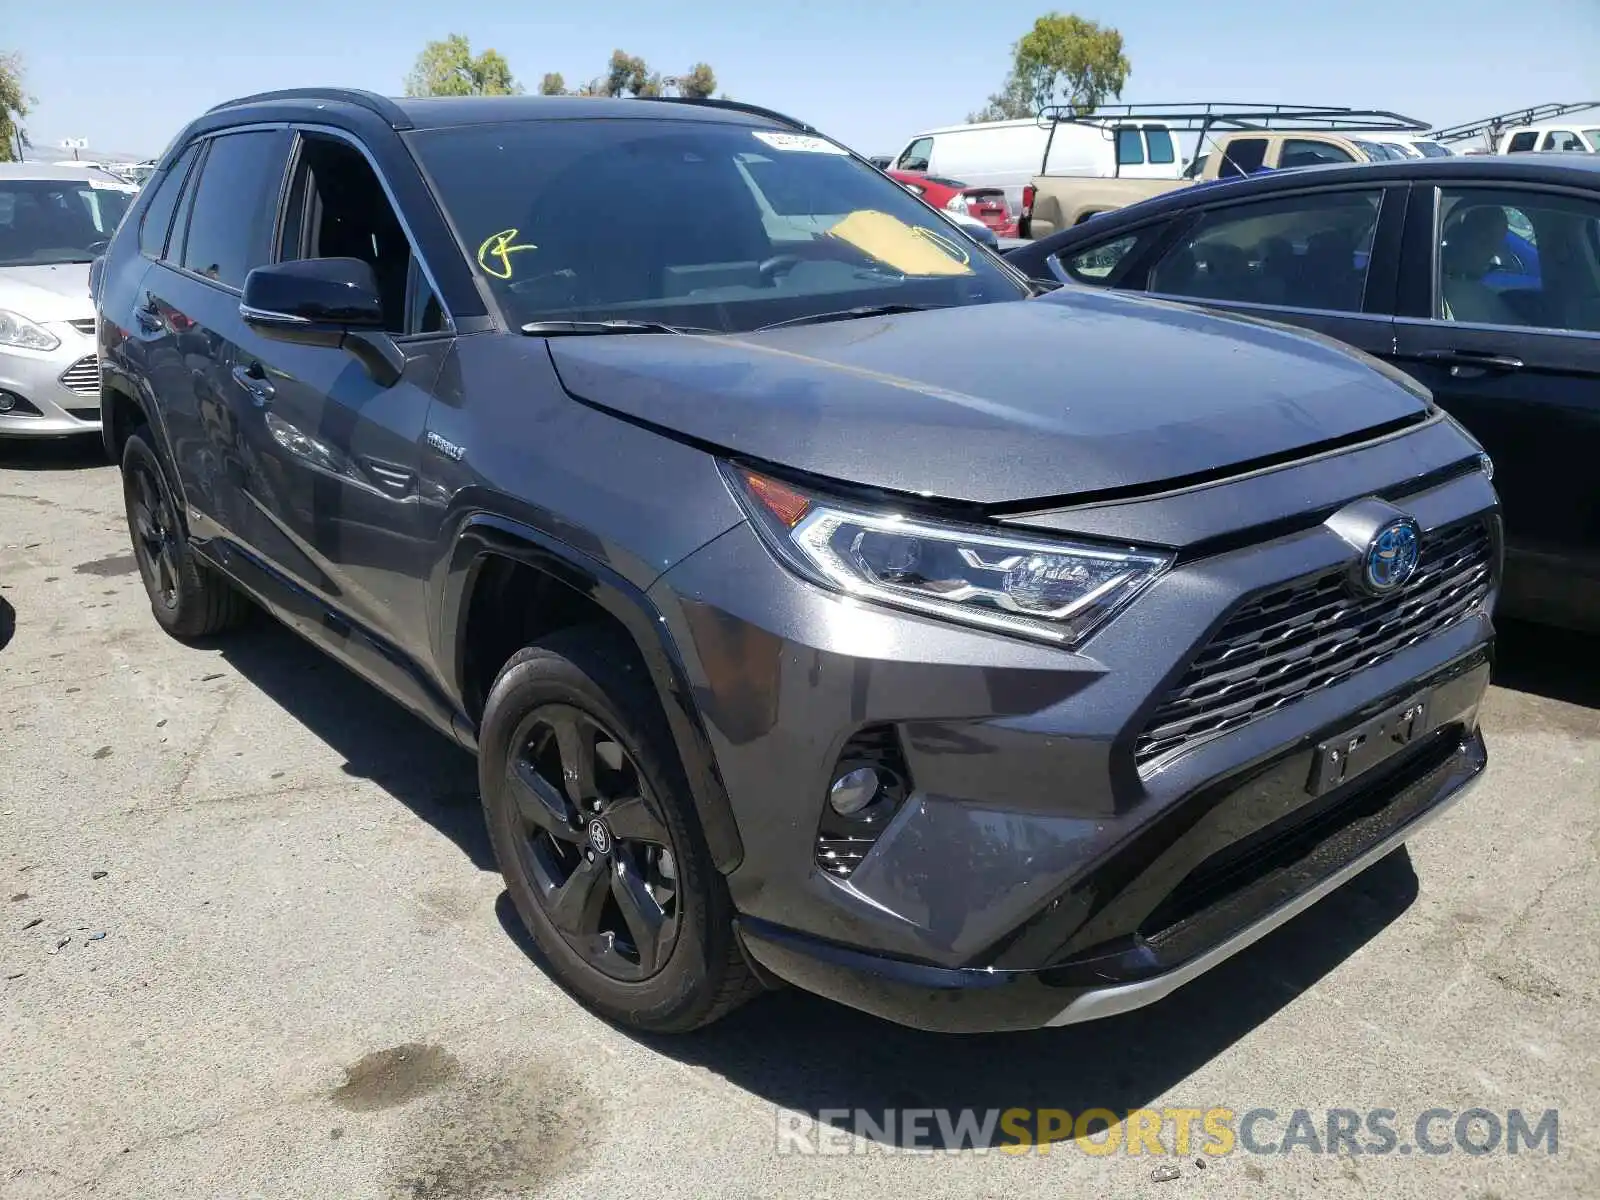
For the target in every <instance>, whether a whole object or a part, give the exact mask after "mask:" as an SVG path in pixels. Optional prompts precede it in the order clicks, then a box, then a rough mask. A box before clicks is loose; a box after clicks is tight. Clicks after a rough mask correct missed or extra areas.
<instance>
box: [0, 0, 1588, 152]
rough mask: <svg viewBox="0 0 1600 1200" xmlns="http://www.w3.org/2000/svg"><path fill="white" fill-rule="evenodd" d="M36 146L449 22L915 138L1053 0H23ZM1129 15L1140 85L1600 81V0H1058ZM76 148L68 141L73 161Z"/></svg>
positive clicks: (1554, 87)
mask: <svg viewBox="0 0 1600 1200" xmlns="http://www.w3.org/2000/svg"><path fill="white" fill-rule="evenodd" d="M0 7H4V8H5V9H6V10H7V11H6V14H5V18H4V20H3V21H0V53H4V52H7V51H16V52H20V53H21V55H22V57H23V62H24V66H25V70H26V79H25V83H26V87H27V90H28V92H29V94H30V95H32V96H33V97H34V99H35V101H36V104H35V107H34V111H33V112H32V113H31V114H30V116H29V117H28V118H27V119H26V121H25V123H24V125H25V128H26V129H27V131H28V134H29V136H30V138H31V140H32V141H33V143H34V144H35V146H37V147H40V148H44V147H52V146H56V145H57V144H58V143H59V142H60V141H61V140H62V139H64V138H87V139H88V140H89V150H88V151H86V152H84V157H92V156H93V155H94V153H95V152H96V151H99V152H100V153H107V154H109V153H120V154H126V155H132V156H137V157H143V156H148V155H154V154H157V153H159V152H160V151H161V150H162V149H163V148H164V147H165V146H166V144H167V142H168V141H169V140H170V139H171V138H172V137H173V135H174V134H176V133H177V132H178V130H179V129H180V128H182V126H183V124H184V123H185V122H186V121H188V120H189V119H190V118H192V117H194V116H196V115H198V114H199V113H200V112H202V111H204V110H205V109H206V108H208V107H210V106H211V105H213V104H216V103H218V102H219V101H222V100H227V99H231V98H233V97H236V96H241V95H246V94H249V93H251V92H257V91H266V90H269V89H271V88H278V87H296V86H305V85H315V84H325V85H339V86H346V87H361V88H369V89H371V90H373V91H377V92H381V93H384V94H387V95H399V94H400V93H401V91H402V90H403V84H404V79H405V76H406V73H407V71H408V70H409V69H410V68H411V65H412V63H413V62H414V61H415V59H416V56H417V53H418V51H420V50H421V48H422V46H423V45H424V44H425V43H426V42H428V41H429V40H431V39H436V38H442V37H444V36H446V35H447V34H450V33H461V34H464V35H466V36H467V37H468V38H469V39H470V40H471V42H472V46H473V49H474V50H475V51H477V50H482V49H486V48H489V47H493V48H494V49H497V50H499V51H500V52H501V53H502V54H503V55H505V57H506V58H507V60H508V61H509V63H510V65H511V69H512V71H513V72H514V73H515V75H516V76H517V78H518V79H519V81H521V82H522V84H523V85H524V86H525V87H526V88H527V89H528V90H529V91H535V90H537V88H538V85H539V80H540V78H541V77H542V76H543V74H544V73H545V72H546V71H559V72H561V73H562V74H563V75H564V76H565V77H566V81H567V85H568V86H569V87H572V86H576V85H577V84H579V83H581V82H583V81H585V80H588V79H590V78H593V77H594V76H596V75H599V74H601V73H602V72H603V71H604V68H605V64H606V60H607V59H608V58H609V57H610V54H611V51H612V50H614V49H617V48H619V47H620V48H622V49H625V50H627V51H628V52H629V53H630V54H636V55H639V56H641V57H643V58H644V59H645V60H646V61H647V62H648V63H649V64H650V66H651V67H652V68H653V69H656V70H659V71H662V72H663V73H667V74H671V73H674V72H684V71H687V70H688V69H689V67H690V66H691V65H693V64H694V63H695V62H699V61H705V62H708V63H710V64H711V66H712V68H713V69H714V70H715V71H716V75H717V83H718V87H719V90H722V91H726V92H727V93H728V94H729V95H730V96H732V97H733V98H734V99H737V100H744V101H748V102H750V103H754V104H762V105H765V106H767V107H769V108H775V109H778V110H779V111H781V112H785V113H788V114H790V115H791V116H794V117H797V118H799V119H801V120H804V121H808V122H810V123H811V124H813V125H816V126H817V127H819V128H820V129H822V130H824V131H825V132H827V133H829V134H830V135H832V136H833V137H835V138H837V139H839V140H840V141H842V142H844V143H846V144H847V145H849V146H851V147H852V148H854V149H855V150H857V151H859V152H861V153H863V154H880V153H881V154H888V153H893V152H897V151H899V150H900V149H901V148H902V147H903V146H904V145H905V143H906V142H907V140H908V139H909V138H910V136H911V135H912V134H914V133H916V132H918V131H920V130H923V129H930V128H936V127H938V126H940V125H948V124H955V123H958V122H960V121H963V120H965V119H966V116H967V114H968V113H969V112H971V111H972V110H974V109H976V108H978V107H980V106H981V105H982V104H983V102H984V99H985V98H986V97H987V96H988V94H989V93H990V92H993V91H996V90H998V88H999V87H1000V85H1001V82H1002V81H1003V79H1004V77H1005V73H1006V70H1007V68H1008V66H1009V64H1010V56H1011V46H1012V44H1013V43H1014V42H1015V41H1016V40H1017V39H1018V38H1019V37H1021V36H1022V35H1023V34H1024V33H1026V32H1027V30H1028V28H1030V27H1031V24H1032V18H1031V17H1030V16H1027V15H1023V14H1027V13H1028V12H1029V11H1030V8H1031V7H1032V6H1027V5H1022V6H1019V5H1015V4H983V3H975V2H972V0H965V2H956V0H676V2H675V3H670V4H669V3H661V2H660V0H654V2H650V0H645V2H639V0H604V2H602V3H593V2H590V3H584V2H581V0H580V2H579V3H564V4H540V3H539V2H538V0H531V2H530V0H521V2H520V3H514V4H507V3H505V2H504V0H501V2H500V3H489V2H487V0H450V2H449V3H447V4H440V3H439V2H438V0H269V2H267V3H255V2H253V0H210V2H209V3H206V2H200V0H162V2H161V3H160V4H158V5H156V6H155V7H154V8H147V7H145V6H140V5H138V4H130V3H128V0H115V2H114V3H113V2H107V0H73V3H71V4H68V5H65V6H63V7H61V8H57V7H56V5H54V4H48V3H29V2H28V0H0ZM1052 7H1054V8H1056V9H1059V10H1060V11H1068V12H1076V13H1078V14H1079V15H1080V16H1083V17H1087V18H1089V19H1091V20H1098V21H1100V22H1102V23H1108V24H1112V25H1115V26H1116V27H1117V28H1118V29H1119V30H1121V32H1122V35H1123V38H1124V46H1125V53H1126V54H1127V57H1128V59H1129V61H1130V62H1131V64H1132V68H1133V70H1132V74H1131V75H1130V76H1129V79H1128V84H1127V87H1126V88H1125V89H1124V91H1123V94H1122V99H1123V100H1124V101H1127V102H1134V103H1141V102H1162V103H1171V102H1177V101H1191V100H1223V101H1235V100H1238V101H1245V102H1248V103H1261V102H1282V103H1295V104H1334V105H1348V106H1351V107H1361V108H1368V107H1373V108H1385V109H1391V110H1394V111H1398V112H1401V113H1405V114H1407V115H1409V116H1414V117H1417V118H1419V119H1421V120H1423V121H1426V122H1428V123H1430V124H1432V125H1435V126H1443V125H1449V124H1455V123H1457V122H1461V121H1467V120H1471V119H1474V118H1476V117H1480V116H1488V115H1490V114H1493V113H1496V112H1501V111H1505V110H1508V109H1512V108H1519V107H1526V106H1528V105H1532V104H1540V103H1544V102H1547V101H1563V102H1567V101H1575V100H1590V99H1593V100H1600V0H1522V2H1521V3H1519V4H1516V5H1514V6H1513V5H1507V4H1506V3H1505V2H1504V0H1338V2H1337V3H1326V4H1314V3H1313V4H1307V3H1289V4H1281V3H1272V4H1268V3H1262V2H1260V0H1255V2H1251V0H1205V2H1204V3H1194V2H1193V0H1113V2H1102V0H1055V2H1054V3H1053V4H1051V3H1040V4H1039V6H1038V10H1039V11H1038V13H1035V14H1034V15H1041V14H1042V13H1044V12H1048V11H1050V10H1051V8H1052ZM67 156H68V155H67V154H65V153H64V154H63V157H67Z"/></svg>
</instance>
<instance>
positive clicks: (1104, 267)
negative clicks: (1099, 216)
mask: <svg viewBox="0 0 1600 1200" xmlns="http://www.w3.org/2000/svg"><path fill="white" fill-rule="evenodd" d="M1139 240H1140V235H1139V234H1137V233H1129V234H1125V235H1124V236H1122V237H1119V238H1117V239H1116V240H1115V241H1111V242H1101V243H1100V244H1099V245H1098V246H1090V247H1089V248H1088V249H1087V250H1079V251H1078V252H1077V253H1076V254H1063V255H1062V256H1061V257H1060V258H1059V259H1058V260H1057V261H1059V262H1060V263H1061V266H1062V267H1063V269H1065V271H1066V272H1067V274H1068V275H1069V276H1071V277H1072V278H1073V279H1074V280H1076V281H1077V282H1078V283H1089V284H1101V283H1105V282H1106V281H1107V280H1108V279H1110V278H1111V275H1112V273H1113V272H1114V271H1115V270H1116V269H1117V267H1118V266H1119V265H1120V264H1121V262H1122V260H1123V259H1125V258H1127V257H1128V252H1129V251H1131V250H1132V249H1133V248H1134V247H1135V246H1136V245H1138V244H1139Z"/></svg>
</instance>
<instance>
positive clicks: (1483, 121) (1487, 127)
mask: <svg viewBox="0 0 1600 1200" xmlns="http://www.w3.org/2000/svg"><path fill="white" fill-rule="evenodd" d="M1591 108H1600V100H1585V101H1583V102H1581V103H1578V104H1555V103H1552V104H1535V105H1534V106H1533V107H1532V108H1514V109H1512V110H1511V111H1510V112H1503V113H1496V114H1495V115H1494V116H1492V117H1480V118H1479V119H1478V120H1476V121H1466V122H1463V123H1462V124H1460V125H1451V126H1449V127H1448V128H1446V129H1435V130H1434V131H1433V140H1434V141H1436V142H1464V141H1466V140H1467V139H1468V138H1473V137H1478V136H1480V135H1481V136H1483V137H1485V138H1488V139H1489V140H1491V141H1492V140H1494V138H1495V136H1496V135H1497V134H1498V133H1499V132H1500V131H1501V130H1502V129H1505V128H1506V127H1507V126H1508V125H1532V124H1534V123H1535V122H1538V121H1549V120H1552V119H1554V118H1556V117H1564V116H1566V115H1567V114H1568V113H1575V112H1583V111H1585V110H1586V109H1591Z"/></svg>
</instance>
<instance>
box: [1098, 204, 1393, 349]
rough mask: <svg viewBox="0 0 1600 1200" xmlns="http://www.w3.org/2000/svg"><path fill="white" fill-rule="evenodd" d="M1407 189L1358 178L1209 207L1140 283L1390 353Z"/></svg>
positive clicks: (1177, 296) (1180, 297)
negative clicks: (1353, 181) (1352, 181)
mask: <svg viewBox="0 0 1600 1200" xmlns="http://www.w3.org/2000/svg"><path fill="white" fill-rule="evenodd" d="M1406 192H1407V188H1406V186H1405V185H1403V184H1402V185H1397V186H1379V185H1374V184H1354V185H1342V186H1336V187H1322V188H1315V189H1307V190H1305V191H1297V192H1293V193H1290V194H1288V195H1281V194H1276V195H1273V196H1270V197H1266V198H1259V199H1252V200H1244V201H1239V202H1236V203H1232V204H1226V203H1223V204H1213V205H1210V206H1208V207H1206V208H1205V209H1202V210H1201V211H1200V212H1199V213H1198V214H1196V215H1195V216H1193V217H1192V218H1191V223H1190V224H1189V226H1188V228H1187V229H1185V230H1184V231H1183V232H1182V233H1181V235H1179V236H1178V237H1177V238H1176V239H1174V240H1172V241H1171V243H1170V245H1168V246H1166V247H1165V249H1164V250H1163V252H1162V253H1161V255H1160V257H1159V259H1158V260H1157V261H1156V262H1155V263H1154V266H1153V267H1152V268H1151V269H1150V270H1149V271H1148V272H1147V273H1146V274H1145V276H1144V277H1143V278H1142V279H1140V280H1138V282H1139V283H1141V284H1142V285H1143V290H1146V291H1148V292H1149V293H1150V294H1151V295H1155V296H1162V297H1166V298H1169V299H1174V300H1185V301H1189V302H1192V303H1200V304H1204V305H1206V306H1208V307H1211V308H1217V309H1222V310H1226V311H1232V312H1240V313H1244V314H1248V315H1252V316H1260V317H1266V318H1269V319H1271V320H1275V321H1283V322H1287V323H1289V324H1293V325H1299V326H1302V327H1303V328H1306V329H1311V330H1315V331H1317V332H1319V333H1324V334H1327V335H1329V336H1331V337H1335V338H1338V339H1339V340H1340V341H1343V342H1348V343H1349V344H1350V345H1352V346H1356V347H1358V348H1359V349H1362V350H1365V351H1367V352H1368V353H1370V354H1385V355H1386V354H1390V353H1392V351H1393V349H1394V327H1393V318H1392V316H1391V314H1392V313H1393V311H1394V309H1393V302H1394V294H1395V271H1396V267H1397V260H1398V253H1397V250H1398V246H1399V242H1400V237H1401V231H1402V229H1403V226H1404V211H1405V204H1406ZM1133 283H1134V281H1133V280H1127V281H1124V282H1123V284H1122V286H1130V285H1132V284H1133Z"/></svg>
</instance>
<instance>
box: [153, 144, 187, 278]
mask: <svg viewBox="0 0 1600 1200" xmlns="http://www.w3.org/2000/svg"><path fill="white" fill-rule="evenodd" d="M197 152H198V147H195V146H190V147H189V148H188V149H187V150H185V151H184V152H183V153H182V154H180V155H179V156H178V158H177V161H176V162H174V163H173V164H172V169H171V170H169V171H168V172H167V173H166V174H165V175H163V176H162V177H161V182H160V183H158V184H157V185H156V190H155V191H154V192H153V193H152V194H151V196H150V203H149V204H147V205H146V206H145V210H144V221H143V223H142V224H140V226H139V252H140V253H141V254H144V255H145V256H147V257H149V258H160V257H162V256H163V255H164V254H166V252H167V231H168V230H169V229H171V228H172V213H173V210H174V209H176V208H177V207H178V193H179V192H181V191H182V190H183V181H184V179H185V178H186V177H187V176H188V174H189V168H190V167H191V166H193V165H194V156H195V154H196V153H197Z"/></svg>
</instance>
